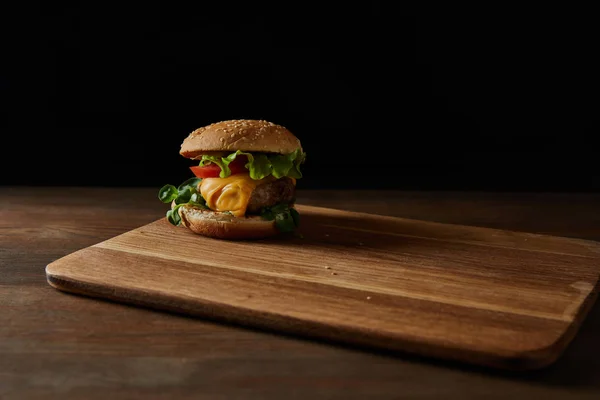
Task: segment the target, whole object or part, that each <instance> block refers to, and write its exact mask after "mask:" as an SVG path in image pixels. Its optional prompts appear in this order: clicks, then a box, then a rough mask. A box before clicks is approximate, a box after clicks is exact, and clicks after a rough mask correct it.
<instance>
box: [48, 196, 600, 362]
mask: <svg viewBox="0 0 600 400" xmlns="http://www.w3.org/2000/svg"><path fill="white" fill-rule="evenodd" d="M299 209H300V211H301V213H302V229H301V232H302V234H303V236H304V237H303V238H297V237H285V238H277V239H269V240H262V241H253V242H225V241H216V240H214V239H209V238H203V237H199V236H197V235H193V234H192V233H191V232H189V231H188V230H186V229H184V228H176V227H173V226H171V225H169V224H168V223H167V222H166V220H164V218H161V219H160V220H157V221H155V222H152V223H150V224H147V225H145V226H142V227H140V228H138V229H135V230H132V231H130V232H126V233H124V234H122V235H119V236H116V237H113V238H110V239H107V240H105V241H103V242H101V243H98V244H96V245H94V246H91V247H88V248H84V249H81V250H79V251H77V252H74V253H71V254H69V255H67V256H65V257H63V258H60V259H59V260H56V261H54V262H52V263H50V264H49V265H48V266H47V268H46V273H47V278H48V281H49V282H50V284H51V285H53V286H54V287H56V288H58V289H61V290H64V291H70V292H74V293H77V294H84V295H89V296H96V297H101V298H106V299H111V300H116V301H120V302H125V303H130V304H137V305H143V306H148V307H153V308H158V309H163V310H169V311H174V312H179V313H187V314H191V315H195V316H199V317H205V318H209V319H214V320H220V321H227V322H234V323H238V324H242V325H245V326H251V327H258V328H264V329H269V330H271V331H275V332H285V333H291V334H294V335H303V336H307V337H313V338H319V339H326V340H331V341H335V342H341V343H346V344H352V345H360V346H368V347H376V348H381V349H385V350H389V351H399V352H409V353H415V354H420V355H425V356H429V357H438V358H445V359H453V360H459V361H464V362H469V363H476V364H482V365H486V366H493V367H499V368H507V369H535V368H540V367H543V366H547V365H549V364H551V363H553V362H554V361H556V359H557V358H558V357H559V356H560V355H561V354H562V352H563V351H564V349H565V348H566V346H567V345H568V344H569V342H570V341H571V339H572V338H573V337H574V335H575V333H576V332H577V330H578V328H579V326H580V324H581V322H582V320H583V318H585V316H586V314H587V312H588V310H589V309H590V307H591V305H592V304H593V302H594V300H595V295H596V287H597V284H598V277H599V274H600V263H599V261H600V245H599V243H597V242H593V241H589V240H581V239H573V238H563V237H555V236H549V235H539V234H529V233H524V232H515V231H507V230H500V229H490V228H478V227H472V226H464V225H452V224H442V223H435V222H426V221H421V220H414V219H403V218H396V217H389V216H381V215H374V214H366V213H356V212H348V211H342V210H336V209H330V208H322V207H312V206H306V205H301V206H299Z"/></svg>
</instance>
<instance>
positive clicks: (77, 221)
mask: <svg viewBox="0 0 600 400" xmlns="http://www.w3.org/2000/svg"><path fill="white" fill-rule="evenodd" d="M156 193H157V189H155V188H114V189H110V188H77V187H56V188H28V187H0V307H1V316H0V399H22V398H28V399H31V398H61V399H64V398H86V399H103V400H105V399H117V398H140V399H142V398H143V399H172V398H194V399H195V398H216V399H234V398H256V399H282V398H283V399H287V400H289V399H316V398H327V399H332V398H334V399H345V400H347V399H366V398H368V399H374V398H378V399H379V398H381V399H388V398H389V399H392V398H394V399H396V398H411V399H414V398H419V399H421V398H435V399H437V398H451V399H469V398H486V399H487V398H492V399H508V398H511V399H531V398H534V397H537V396H540V397H541V398H543V399H544V400H550V399H574V398H577V399H599V398H600V307H598V306H596V307H594V308H593V309H592V311H591V312H590V314H589V316H588V318H587V320H586V321H585V322H584V324H583V326H582V327H581V330H580V331H579V334H578V335H577V337H576V338H575V340H574V341H573V342H572V344H571V345H570V347H569V348H568V349H567V351H566V353H565V354H564V355H563V357H562V358H561V359H560V360H559V361H558V362H557V363H556V364H554V365H553V366H551V367H549V368H547V369H544V370H540V371H536V372H532V373H527V374H522V373H521V374H516V373H508V372H498V371H493V370H486V369H481V368H476V367H470V366H465V365H457V364H453V363H449V362H441V361H433V360H429V359H421V358H417V357H408V356H406V357H402V358H398V357H395V358H394V357H390V356H387V355H385V354H378V353H369V352H365V351H359V350H355V349H351V348H345V347H338V346H333V345H328V344H324V343H317V342H311V341H308V340H303V339H297V338H291V337H284V336H278V335H275V334H271V333H264V332H258V331H253V330H248V329H242V328H238V327H232V326H225V325H220V324H216V323H208V322H205V321H202V320H198V319H192V318H187V317H182V316H176V315H169V314H166V313H161V312H156V311H152V310H146V309H140V308H134V307H130V306H125V305H120V304H114V303H109V302H105V301H100V300H94V299H89V298H84V297H79V296H74V295H68V294H65V293H62V292H59V291H57V290H55V289H53V288H52V287H50V286H49V285H48V284H47V283H46V278H45V274H44V268H45V266H46V265H47V264H48V263H49V262H51V261H53V260H56V259H58V258H60V257H62V256H64V255H66V254H68V253H71V252H73V251H75V250H78V249H81V248H83V247H86V246H90V245H92V244H95V243H97V242H99V241H101V240H104V239H108V238H110V237H113V236H115V235H117V234H120V233H122V232H125V231H128V230H130V229H132V228H135V227H138V226H141V225H143V224H146V223H149V222H151V221H154V220H156V219H158V218H161V217H162V216H163V215H164V212H165V206H164V204H162V203H160V201H159V200H158V199H157V197H156ZM298 202H299V203H303V204H311V205H317V206H326V207H335V208H341V209H348V210H356V211H366V212H373V213H382V214H389V215H395V216H402V217H408V218H418V219H425V220H431V221H439V222H448V223H461V224H471V225H478V226H486V227H493V228H503V229H513V230H522V231H529V232H538V233H547V234H555V235H563V236H570V237H578V238H585V239H593V240H600V194H588V195H584V194H525V193H521V194H507V193H468V192H461V193H457V192H435V193H434V192H398V191H386V192H374V191H308V190H305V191H300V192H299V196H298Z"/></svg>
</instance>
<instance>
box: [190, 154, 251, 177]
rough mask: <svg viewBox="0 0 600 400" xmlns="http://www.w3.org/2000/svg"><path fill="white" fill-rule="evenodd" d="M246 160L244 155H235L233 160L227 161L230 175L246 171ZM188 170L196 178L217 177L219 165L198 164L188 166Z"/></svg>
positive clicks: (219, 169) (219, 171) (219, 170)
mask: <svg viewBox="0 0 600 400" xmlns="http://www.w3.org/2000/svg"><path fill="white" fill-rule="evenodd" d="M247 162H248V157H246V156H237V157H236V158H235V160H233V161H232V162H230V163H229V169H230V170H231V175H235V174H241V173H244V172H246V171H247V169H246V167H245V165H246V163H247ZM190 170H192V172H193V173H194V175H196V176H197V177H198V178H202V179H204V178H219V174H220V173H221V167H219V166H218V165H217V164H213V163H210V164H206V165H205V166H203V167H200V166H198V165H196V166H194V167H190Z"/></svg>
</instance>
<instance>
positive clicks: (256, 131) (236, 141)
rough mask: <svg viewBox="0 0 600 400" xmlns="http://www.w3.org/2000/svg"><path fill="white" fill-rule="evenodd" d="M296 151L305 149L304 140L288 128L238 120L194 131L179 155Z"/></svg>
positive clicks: (183, 144)
mask: <svg viewBox="0 0 600 400" xmlns="http://www.w3.org/2000/svg"><path fill="white" fill-rule="evenodd" d="M296 149H302V146H301V144H300V140H298V138H297V137H296V136H294V134H293V133H292V132H290V131H289V130H288V129H287V128H285V127H283V126H281V125H277V124H274V123H272V122H268V121H263V120H253V119H238V120H229V121H221V122H216V123H214V124H211V125H208V126H203V127H201V128H198V129H196V130H194V131H193V132H192V133H190V134H189V135H188V137H187V138H185V140H184V141H183V143H182V144H181V149H180V151H179V154H181V155H182V156H184V157H186V158H195V157H198V156H200V155H202V154H204V153H210V152H216V151H218V152H221V151H230V152H234V151H236V150H241V151H247V152H262V153H279V154H289V153H293V152H294V151H295V150H296Z"/></svg>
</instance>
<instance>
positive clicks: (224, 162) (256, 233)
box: [158, 119, 306, 240]
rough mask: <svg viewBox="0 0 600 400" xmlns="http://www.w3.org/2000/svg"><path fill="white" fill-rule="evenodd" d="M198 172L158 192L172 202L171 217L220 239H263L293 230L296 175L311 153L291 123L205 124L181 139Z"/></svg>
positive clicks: (182, 150) (245, 121) (296, 218)
mask: <svg viewBox="0 0 600 400" xmlns="http://www.w3.org/2000/svg"><path fill="white" fill-rule="evenodd" d="M179 154H180V155H182V156H183V157H185V158H188V159H190V160H194V162H195V163H194V165H192V166H190V171H191V172H192V174H193V176H192V177H190V178H189V179H188V180H186V181H185V182H183V183H181V184H180V185H179V186H177V187H176V186H174V185H170V184H167V185H165V186H163V187H162V188H161V189H160V190H159V193H158V197H159V199H160V200H161V201H162V202H163V203H167V204H170V205H171V208H170V209H169V210H168V211H167V214H166V218H167V220H168V221H169V222H170V223H171V224H173V225H175V226H184V227H186V228H188V229H189V230H190V231H192V232H193V233H196V234H199V235H203V236H207V237H213V238H219V239H232V240H234V239H259V238H265V237H269V236H274V235H278V234H281V233H285V232H292V231H294V230H296V228H297V227H298V226H299V222H300V215H299V214H298V211H297V210H296V209H295V208H294V204H295V201H296V181H297V179H300V178H302V172H301V171H300V167H301V165H302V164H303V163H304V161H305V158H306V154H305V153H304V151H303V149H302V146H301V144H300V140H299V139H298V138H297V137H296V136H295V135H294V134H293V133H292V132H290V131H289V130H288V129H287V128H285V127H283V126H281V125H277V124H274V123H272V122H268V121H264V120H250V119H238V120H228V121H221V122H216V123H213V124H210V125H208V126H203V127H200V128H198V129H196V130H194V131H193V132H191V133H190V134H189V135H188V136H187V137H186V138H185V139H184V140H183V142H182V144H181V148H180V151H179Z"/></svg>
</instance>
